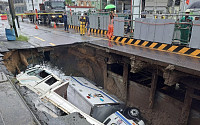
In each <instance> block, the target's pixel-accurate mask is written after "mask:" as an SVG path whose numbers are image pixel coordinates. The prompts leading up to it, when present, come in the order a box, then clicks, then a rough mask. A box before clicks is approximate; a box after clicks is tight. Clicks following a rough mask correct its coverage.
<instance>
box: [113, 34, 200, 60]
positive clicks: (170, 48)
mask: <svg viewBox="0 0 200 125" xmlns="http://www.w3.org/2000/svg"><path fill="white" fill-rule="evenodd" d="M111 40H112V41H113V44H114V45H118V46H124V45H130V46H140V47H144V48H149V49H154V50H158V51H166V52H171V53H176V54H180V55H186V56H191V57H195V58H200V49H194V48H189V47H184V46H178V45H172V44H165V43H158V42H151V41H144V40H139V39H132V38H127V37H117V36H113V37H112V38H111Z"/></svg>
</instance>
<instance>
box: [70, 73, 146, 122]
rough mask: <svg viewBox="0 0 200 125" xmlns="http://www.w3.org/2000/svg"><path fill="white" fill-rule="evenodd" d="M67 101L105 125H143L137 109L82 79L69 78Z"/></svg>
mask: <svg viewBox="0 0 200 125" xmlns="http://www.w3.org/2000/svg"><path fill="white" fill-rule="evenodd" d="M68 80H69V86H68V88H67V98H68V101H69V102H71V103H72V104H74V105H75V106H76V107H78V108H79V109H81V110H82V111H83V112H85V113H87V114H88V115H90V116H92V117H93V118H95V119H97V120H99V121H100V122H103V123H104V124H105V125H118V124H119V123H120V124H121V125H144V122H143V120H141V119H140V112H139V110H138V109H137V108H133V107H125V104H124V103H123V102H121V101H120V100H119V99H117V98H116V97H114V96H110V95H108V94H107V93H106V92H104V90H102V89H100V88H98V87H97V86H95V83H93V82H92V81H89V80H87V79H86V78H83V77H73V76H69V77H68Z"/></svg>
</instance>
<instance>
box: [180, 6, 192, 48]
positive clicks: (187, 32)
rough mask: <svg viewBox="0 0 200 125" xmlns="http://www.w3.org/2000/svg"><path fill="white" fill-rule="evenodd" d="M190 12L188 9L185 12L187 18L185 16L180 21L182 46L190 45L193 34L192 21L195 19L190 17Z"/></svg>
mask: <svg viewBox="0 0 200 125" xmlns="http://www.w3.org/2000/svg"><path fill="white" fill-rule="evenodd" d="M189 14H190V10H189V9H187V10H186V11H185V16H183V17H182V18H181V20H180V22H181V23H182V24H180V25H179V27H178V28H179V29H180V31H181V39H180V41H181V43H182V44H188V42H189V40H190V36H191V32H192V20H193V17H190V16H189Z"/></svg>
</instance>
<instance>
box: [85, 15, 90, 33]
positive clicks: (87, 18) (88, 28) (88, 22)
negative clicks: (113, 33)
mask: <svg viewBox="0 0 200 125" xmlns="http://www.w3.org/2000/svg"><path fill="white" fill-rule="evenodd" d="M85 19H86V25H85V26H86V28H87V34H88V36H89V35H90V21H89V17H88V16H87V13H85Z"/></svg>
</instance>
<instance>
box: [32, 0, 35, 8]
mask: <svg viewBox="0 0 200 125" xmlns="http://www.w3.org/2000/svg"><path fill="white" fill-rule="evenodd" d="M32 7H33V10H35V9H34V4H33V0H32Z"/></svg>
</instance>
